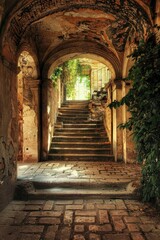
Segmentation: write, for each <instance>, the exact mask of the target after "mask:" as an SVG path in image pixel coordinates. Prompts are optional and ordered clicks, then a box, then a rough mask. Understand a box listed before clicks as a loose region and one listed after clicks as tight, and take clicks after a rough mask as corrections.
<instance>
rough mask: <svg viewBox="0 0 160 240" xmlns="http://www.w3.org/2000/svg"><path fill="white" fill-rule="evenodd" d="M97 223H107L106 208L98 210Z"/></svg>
mask: <svg viewBox="0 0 160 240" xmlns="http://www.w3.org/2000/svg"><path fill="white" fill-rule="evenodd" d="M98 214H99V223H101V224H103V223H109V218H108V212H107V211H106V210H99V211H98Z"/></svg>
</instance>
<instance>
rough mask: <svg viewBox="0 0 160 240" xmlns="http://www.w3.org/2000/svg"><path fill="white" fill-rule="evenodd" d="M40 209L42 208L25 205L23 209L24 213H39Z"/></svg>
mask: <svg viewBox="0 0 160 240" xmlns="http://www.w3.org/2000/svg"><path fill="white" fill-rule="evenodd" d="M41 209H42V206H39V205H27V206H25V208H24V210H25V211H39V210H41Z"/></svg>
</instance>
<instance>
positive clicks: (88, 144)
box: [51, 142, 111, 148]
mask: <svg viewBox="0 0 160 240" xmlns="http://www.w3.org/2000/svg"><path fill="white" fill-rule="evenodd" d="M53 147H73V148H74V147H83V148H91V147H95V148H106V147H108V148H111V144H110V142H52V143H51V148H53Z"/></svg>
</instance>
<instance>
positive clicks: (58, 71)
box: [51, 67, 63, 87]
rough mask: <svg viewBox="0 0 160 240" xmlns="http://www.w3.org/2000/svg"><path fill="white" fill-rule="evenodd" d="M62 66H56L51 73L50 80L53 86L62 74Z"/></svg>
mask: <svg viewBox="0 0 160 240" xmlns="http://www.w3.org/2000/svg"><path fill="white" fill-rule="evenodd" d="M62 71H63V68H62V67H57V68H56V69H55V70H54V72H53V74H52V75H51V80H52V82H53V86H54V87H55V86H56V85H57V80H58V79H59V78H60V76H61V74H62Z"/></svg>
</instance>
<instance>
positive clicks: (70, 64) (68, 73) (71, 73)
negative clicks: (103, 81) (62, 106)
mask: <svg viewBox="0 0 160 240" xmlns="http://www.w3.org/2000/svg"><path fill="white" fill-rule="evenodd" d="M63 71H64V74H63V78H64V81H65V85H66V94H67V98H70V99H75V95H76V93H75V86H76V83H77V80H78V79H79V80H80V81H82V79H83V77H86V82H87V83H88V82H89V83H90V81H89V80H88V79H89V76H88V75H85V74H83V66H82V65H81V63H80V61H79V59H72V60H69V61H67V62H65V63H64V64H63Z"/></svg>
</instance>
